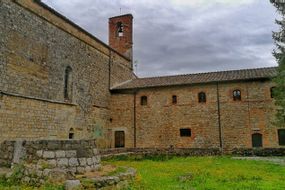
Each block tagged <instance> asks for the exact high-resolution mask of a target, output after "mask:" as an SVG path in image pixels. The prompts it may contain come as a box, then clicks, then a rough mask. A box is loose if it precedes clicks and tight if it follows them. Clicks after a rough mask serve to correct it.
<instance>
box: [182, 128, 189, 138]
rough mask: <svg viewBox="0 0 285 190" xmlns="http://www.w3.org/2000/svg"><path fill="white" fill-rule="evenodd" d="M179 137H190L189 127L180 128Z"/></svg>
mask: <svg viewBox="0 0 285 190" xmlns="http://www.w3.org/2000/svg"><path fill="white" fill-rule="evenodd" d="M180 137H191V129H180Z"/></svg>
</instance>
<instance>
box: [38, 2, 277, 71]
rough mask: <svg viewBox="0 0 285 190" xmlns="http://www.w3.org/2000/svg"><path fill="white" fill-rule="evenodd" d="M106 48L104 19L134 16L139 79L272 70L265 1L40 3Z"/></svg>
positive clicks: (269, 10) (270, 12) (270, 19)
mask: <svg viewBox="0 0 285 190" xmlns="http://www.w3.org/2000/svg"><path fill="white" fill-rule="evenodd" d="M43 2H45V3H46V4H48V5H49V6H51V7H52V8H54V9H55V10H57V11H58V12H60V13H61V14H63V15H65V16H66V17H67V18H69V19H70V20H72V21H74V22H75V23H76V24H78V25H79V26H81V27H82V28H84V29H85V30H87V31H89V32H90V33H92V34H94V35H95V36H96V37H98V38H99V39H101V40H102V41H103V42H105V43H108V18H109V17H112V16H116V15H119V14H125V13H132V14H133V16H134V60H136V62H137V63H138V64H137V69H136V70H137V71H136V72H137V74H138V76H141V77H144V76H158V75H174V74H186V73H197V72H209V71H220V70H232V69H242V68H256V67H270V66H275V65H276V63H275V60H274V58H273V57H272V55H271V52H272V50H273V48H274V45H273V41H272V38H271V34H272V31H274V30H277V29H278V28H277V26H276V25H275V24H274V19H275V18H276V17H277V16H278V14H277V13H276V11H275V9H274V7H272V5H271V4H270V3H269V0H111V1H106V0H84V1H83V0H43Z"/></svg>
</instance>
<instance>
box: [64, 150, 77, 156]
mask: <svg viewBox="0 0 285 190" xmlns="http://www.w3.org/2000/svg"><path fill="white" fill-rule="evenodd" d="M65 157H67V158H74V157H77V155H76V150H67V151H65Z"/></svg>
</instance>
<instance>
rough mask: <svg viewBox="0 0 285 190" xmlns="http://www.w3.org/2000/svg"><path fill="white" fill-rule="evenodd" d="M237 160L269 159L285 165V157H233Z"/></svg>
mask: <svg viewBox="0 0 285 190" xmlns="http://www.w3.org/2000/svg"><path fill="white" fill-rule="evenodd" d="M232 159H235V160H257V161H268V162H272V163H275V164H279V165H283V166H285V157H232Z"/></svg>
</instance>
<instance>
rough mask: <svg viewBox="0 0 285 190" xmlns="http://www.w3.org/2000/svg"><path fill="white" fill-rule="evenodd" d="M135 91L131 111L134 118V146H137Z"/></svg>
mask: <svg viewBox="0 0 285 190" xmlns="http://www.w3.org/2000/svg"><path fill="white" fill-rule="evenodd" d="M136 102H137V91H134V112H133V114H134V115H133V117H134V118H133V119H134V148H136V147H137V106H136Z"/></svg>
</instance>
